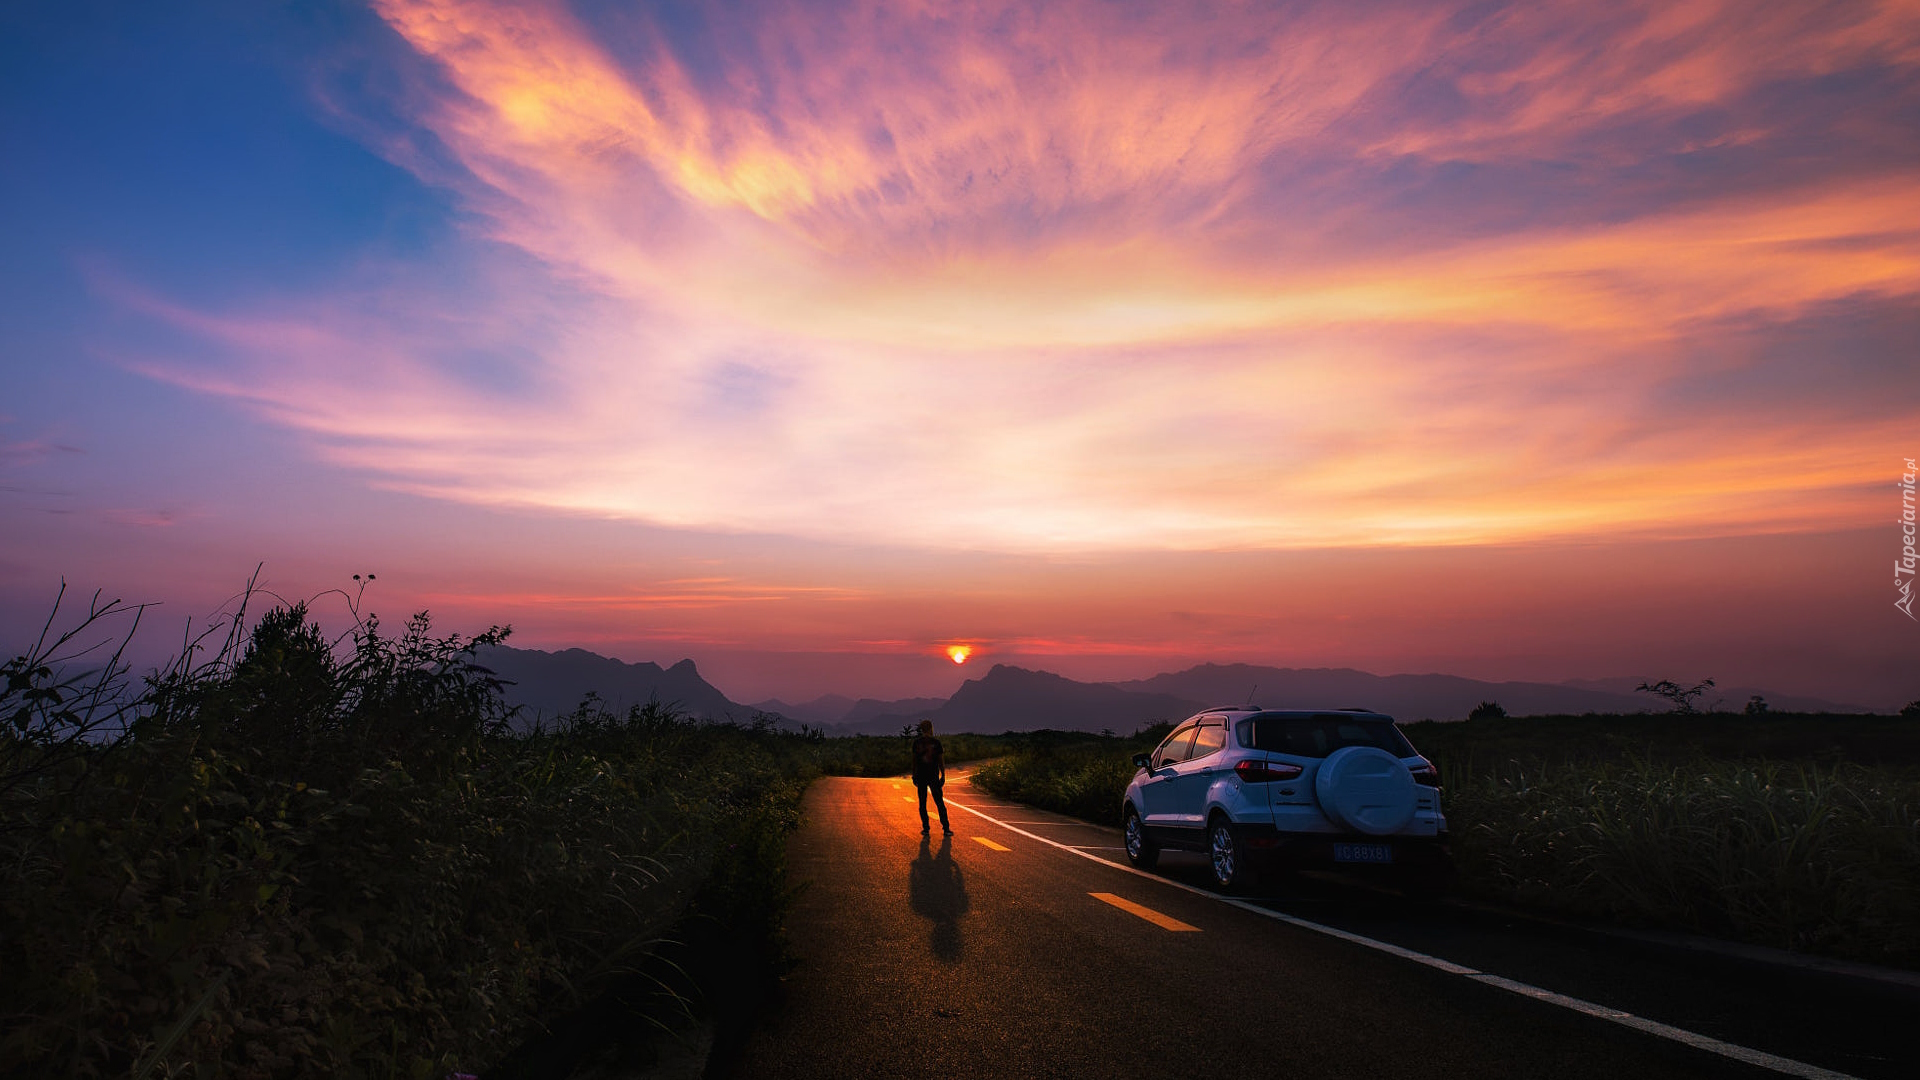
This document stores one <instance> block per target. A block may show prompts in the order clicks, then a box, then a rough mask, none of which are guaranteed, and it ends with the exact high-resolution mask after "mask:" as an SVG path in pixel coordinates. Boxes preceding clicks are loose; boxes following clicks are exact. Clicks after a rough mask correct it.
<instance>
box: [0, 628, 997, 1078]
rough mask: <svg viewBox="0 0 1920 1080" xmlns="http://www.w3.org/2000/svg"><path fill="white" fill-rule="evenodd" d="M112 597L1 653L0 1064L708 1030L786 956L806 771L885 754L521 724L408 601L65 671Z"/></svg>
mask: <svg viewBox="0 0 1920 1080" xmlns="http://www.w3.org/2000/svg"><path fill="white" fill-rule="evenodd" d="M57 614H58V609H57V607H56V616H57ZM118 614H133V615H135V616H136V617H137V612H130V610H129V609H124V608H121V607H119V606H117V605H111V604H109V605H104V606H102V605H100V604H99V603H98V602H97V597H96V602H95V604H94V605H93V606H92V607H91V608H90V609H89V610H88V612H87V613H86V615H85V616H83V617H82V618H81V619H80V622H79V625H78V626H77V627H75V628H74V629H72V630H70V631H68V632H67V633H66V634H63V635H55V636H53V637H52V638H51V640H49V639H48V638H47V637H43V639H42V641H41V642H40V643H39V644H38V645H36V646H35V648H34V649H33V650H32V651H31V652H30V653H29V654H27V655H24V656H21V657H18V658H15V659H14V660H12V661H9V662H8V663H7V664H6V665H5V667H4V670H0V677H4V682H5V688H4V690H3V691H0V971H4V972H5V973H6V978H5V979H4V980H0V1074H6V1075H17V1074H36V1075H38V1074H63V1075H76V1076H85V1075H124V1076H131V1077H136V1078H143V1077H149V1076H169V1075H184V1074H186V1073H189V1072H190V1073H191V1074H192V1075H194V1076H196V1077H226V1076H231V1077H256V1076H269V1075H271V1076H351V1077H369V1078H388V1077H410V1078H419V1080H428V1078H439V1077H443V1076H445V1075H447V1074H448V1073H450V1072H455V1071H461V1072H479V1071H481V1070H482V1069H486V1070H488V1071H489V1073H490V1074H492V1075H564V1071H556V1069H557V1068H558V1066H557V1065H556V1063H557V1062H563V1061H565V1062H573V1063H575V1064H591V1063H592V1062H594V1061H596V1060H605V1059H606V1058H607V1057H608V1056H609V1055H614V1056H620V1055H625V1056H626V1057H628V1058H630V1059H635V1058H636V1055H637V1059H644V1057H645V1055H646V1053H647V1047H646V1045H644V1044H645V1043H646V1041H647V1039H646V1037H645V1035H644V1033H648V1032H657V1031H660V1030H663V1029H667V1028H672V1027H675V1026H676V1025H677V1024H683V1023H684V1021H685V1020H686V1019H687V1018H689V1017H691V1016H694V1015H696V1014H702V1013H704V1014H705V1015H708V1016H711V1017H714V1018H715V1020H716V1022H717V1023H719V1025H720V1027H721V1029H722V1031H723V1032H726V1031H727V1029H728V1028H729V1025H732V1026H733V1027H735V1028H737V1027H738V1026H739V1022H740V1014H741V1012H742V1009H743V1005H742V1003H750V1002H751V1000H752V999H753V998H754V997H755V996H756V995H757V994H758V993H760V992H761V991H762V990H764V988H765V985H766V983H767V982H768V981H769V980H770V978H771V977H772V976H773V975H775V974H777V972H778V971H779V970H780V968H781V965H782V963H783V958H782V955H781V947H780V933H779V928H780V920H781V917H782V915H783V913H784V911H785V907H786V904H787V901H788V899H789V897H790V893H791V889H790V887H789V885H788V884H787V881H786V877H785V871H784V862H783V852H784V843H785V838H786V836H787V834H788V832H789V831H790V830H791V829H792V828H793V826H794V825H795V823H796V822H797V821H798V816H799V800H800V796H801V794H802V792H803V791H804V788H805V786H806V784H807V783H808V782H809V781H810V780H811V779H812V778H813V777H814V776H817V775H819V774H820V773H821V772H823V771H832V772H843V773H851V774H859V775H885V774H890V773H898V772H900V771H903V770H904V768H905V766H906V765H907V750H906V745H905V742H904V741H903V740H901V739H899V738H863V739H835V740H829V739H824V738H821V737H820V736H818V735H817V734H813V733H802V734H792V733H786V732H781V731H778V730H776V729H775V728H774V726H773V724H772V723H771V721H770V718H764V717H762V718H758V719H756V720H755V721H754V722H752V723H749V724H701V723H694V722H690V721H688V720H687V719H685V718H684V717H683V716H681V715H680V714H679V713H678V712H677V711H676V710H674V709H672V708H671V707H664V706H661V705H659V704H658V703H655V704H650V705H648V706H645V707H641V708H635V709H632V710H630V711H628V712H627V713H625V714H612V713H609V712H607V711H605V709H604V708H603V707H601V706H600V705H599V704H598V702H597V701H594V700H589V701H588V702H586V703H584V704H583V705H582V707H581V708H580V709H579V710H577V711H576V712H575V713H574V714H572V715H570V716H568V717H565V718H563V719H562V720H560V721H559V722H558V723H556V724H554V725H551V726H549V727H547V728H546V729H544V730H537V731H534V732H531V733H517V734H516V733H515V732H514V731H513V729H512V727H511V726H510V725H509V724H508V722H507V721H508V720H509V715H508V712H507V710H506V708H505V706H504V704H503V702H502V698H501V694H500V689H501V687H500V685H499V684H498V683H497V682H496V681H494V680H493V679H492V677H491V676H490V674H489V673H488V672H486V671H485V670H484V669H483V668H480V667H478V666H477V665H476V664H475V663H474V659H473V658H474V655H475V649H476V648H477V647H478V646H480V645H483V644H488V643H492V642H497V641H498V640H500V639H501V638H502V637H504V636H505V631H502V630H495V631H489V632H488V633H486V634H482V635H480V636H478V637H476V638H471V639H466V638H461V637H458V636H436V635H435V634H434V633H433V632H432V631H431V628H430V625H429V623H428V621H427V619H426V617H425V616H424V615H422V616H419V617H417V618H415V619H414V620H412V621H411V622H409V623H408V624H407V625H406V626H405V627H404V628H403V629H402V630H401V631H400V633H398V634H397V635H388V634H386V633H384V632H383V630H382V628H381V627H380V626H379V625H378V624H377V623H376V622H372V621H369V622H366V623H363V624H360V625H359V626H358V627H356V629H355V631H354V632H353V633H352V634H351V636H350V640H342V641H337V642H336V641H329V640H327V639H325V638H323V637H322V635H321V631H320V630H319V629H318V627H316V626H315V625H314V624H313V623H312V622H311V621H310V620H309V619H308V618H307V613H306V611H305V609H304V607H303V606H301V605H293V606H285V607H279V608H276V609H274V610H272V611H270V612H268V613H267V614H265V615H264V616H261V617H260V618H259V619H258V620H257V621H253V622H248V621H247V619H246V616H245V611H244V608H243V609H242V611H241V613H240V614H237V615H235V616H233V617H232V618H231V619H230V620H229V621H228V622H227V623H225V624H224V625H222V626H221V627H218V628H216V632H215V633H214V634H212V635H209V636H205V637H203V638H201V639H200V640H199V641H197V642H195V643H193V645H192V646H191V647H190V648H188V649H187V650H186V651H185V652H184V653H183V655H182V657H181V658H180V659H179V660H178V661H176V662H175V663H173V664H171V665H169V666H168V667H167V668H165V669H163V670H160V671H156V672H154V673H153V674H152V675H150V676H148V677H146V678H145V679H142V680H134V679H132V678H131V677H130V676H129V674H128V672H127V670H126V668H125V667H124V666H123V665H121V664H120V663H119V662H118V658H117V657H113V658H108V659H106V660H105V661H104V662H102V663H96V664H94V665H93V666H92V669H91V671H92V673H91V674H90V675H85V676H83V677H78V678H73V679H69V678H66V677H64V676H63V674H62V670H63V668H65V667H74V666H76V664H77V663H78V661H75V660H74V656H75V654H76V651H77V650H75V649H74V648H73V646H74V645H75V644H76V643H84V641H85V640H86V638H87V635H88V634H90V633H95V632H97V631H98V630H99V628H100V627H101V626H102V625H104V621H105V620H108V619H110V618H112V617H113V616H115V615H118ZM49 625H50V626H51V625H52V623H51V621H50V623H49ZM208 642H211V644H210V645H208V644H207V643H208ZM203 645H205V646H206V648H204V649H202V646H203ZM63 658H65V659H66V660H68V661H69V662H68V663H66V664H64V665H63V664H62V662H61V661H62V659H63ZM945 741H946V745H947V747H948V753H949V755H950V756H951V757H953V758H954V759H955V760H960V759H964V758H966V757H968V756H969V755H977V754H983V753H990V752H998V751H999V750H1000V749H1003V748H1004V745H1005V744H1004V743H1003V742H1000V741H996V740H993V739H988V738H978V737H969V736H956V737H950V738H948V739H946V740H945ZM636 1032H638V1033H642V1035H641V1037H639V1038H637V1039H636V1038H635V1037H633V1035H634V1033H636ZM615 1035H617V1036H619V1038H617V1039H613V1038H612V1036H615ZM610 1039H611V1042H612V1043H620V1044H621V1045H611V1044H610ZM720 1041H722V1042H724V1041H727V1040H725V1039H723V1040H720Z"/></svg>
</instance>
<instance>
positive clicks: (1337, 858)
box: [1333, 844, 1393, 863]
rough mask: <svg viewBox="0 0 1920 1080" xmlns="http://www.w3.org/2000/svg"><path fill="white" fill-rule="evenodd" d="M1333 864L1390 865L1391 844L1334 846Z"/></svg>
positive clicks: (1391, 859)
mask: <svg viewBox="0 0 1920 1080" xmlns="http://www.w3.org/2000/svg"><path fill="white" fill-rule="evenodd" d="M1333 861H1334V862H1357V863H1390V862H1392V861H1393V845H1392V844H1335V845H1333Z"/></svg>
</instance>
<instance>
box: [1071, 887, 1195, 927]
mask: <svg viewBox="0 0 1920 1080" xmlns="http://www.w3.org/2000/svg"><path fill="white" fill-rule="evenodd" d="M1087 895H1088V896H1091V897H1093V898H1094V899H1095V900H1104V901H1106V902H1107V903H1109V904H1112V905H1113V906H1114V907H1117V908H1119V909H1120V910H1121V911H1124V912H1126V913H1127V914H1129V915H1138V916H1140V917H1141V918H1143V919H1145V920H1147V921H1148V922H1150V923H1152V924H1153V925H1155V926H1157V927H1159V928H1160V929H1162V930H1172V931H1175V932H1181V933H1184V932H1191V933H1196V934H1197V933H1199V932H1200V928H1199V927H1197V926H1190V925H1188V924H1186V923H1183V922H1181V921H1180V920H1179V919H1176V918H1174V917H1173V916H1171V915H1162V914H1160V913H1159V912H1157V911H1155V910H1153V909H1152V908H1150V907H1142V906H1141V905H1139V904H1136V903H1134V902H1133V901H1131V900H1129V899H1127V898H1126V897H1124V896H1115V895H1113V894H1112V893H1110V892H1097V893H1088V894H1087Z"/></svg>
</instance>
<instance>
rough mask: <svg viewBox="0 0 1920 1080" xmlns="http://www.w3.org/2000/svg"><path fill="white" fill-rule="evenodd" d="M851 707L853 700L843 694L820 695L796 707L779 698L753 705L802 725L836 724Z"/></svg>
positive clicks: (757, 702) (762, 710)
mask: <svg viewBox="0 0 1920 1080" xmlns="http://www.w3.org/2000/svg"><path fill="white" fill-rule="evenodd" d="M853 706H854V700H853V699H852V698H850V697H848V696H846V695H845V694H822V695H820V696H819V697H817V698H814V699H813V700H812V701H803V702H801V703H800V704H798V705H790V704H788V703H787V702H784V701H781V700H780V699H779V698H768V699H767V700H765V701H756V702H754V703H753V707H754V708H756V709H759V710H760V711H761V712H770V713H779V714H780V715H781V716H784V717H786V718H787V719H789V720H797V721H799V722H801V723H804V724H837V723H839V722H840V721H841V720H842V719H843V718H844V717H845V716H846V715H847V711H848V710H849V709H852V708H853Z"/></svg>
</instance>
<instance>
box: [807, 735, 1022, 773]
mask: <svg viewBox="0 0 1920 1080" xmlns="http://www.w3.org/2000/svg"><path fill="white" fill-rule="evenodd" d="M1021 738H1022V737H1021V736H1017V735H966V734H961V735H941V736H940V748H941V749H942V750H943V751H944V752H945V754H946V758H947V764H948V765H949V766H952V765H955V764H958V763H959V762H962V761H978V760H980V759H981V758H991V757H998V756H1000V755H1001V754H1004V753H1007V752H1008V751H1010V750H1012V749H1013V748H1014V747H1016V746H1019V745H1020V743H1021ZM912 741H913V740H912V739H911V738H910V737H907V736H904V735H847V736H842V737H841V738H837V739H826V740H823V741H822V742H820V744H819V747H818V750H817V760H818V762H819V766H820V771H821V772H823V773H826V774H827V775H829V776H898V775H900V774H901V773H904V772H906V771H907V766H908V765H909V763H910V762H909V751H908V749H907V748H908V746H909V745H910V744H911V743H912Z"/></svg>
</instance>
